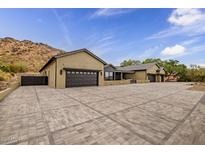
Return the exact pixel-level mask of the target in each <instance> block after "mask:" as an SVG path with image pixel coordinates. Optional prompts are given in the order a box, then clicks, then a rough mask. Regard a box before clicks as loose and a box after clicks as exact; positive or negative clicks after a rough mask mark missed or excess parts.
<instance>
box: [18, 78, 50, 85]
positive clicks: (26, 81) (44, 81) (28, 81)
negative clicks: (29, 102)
mask: <svg viewBox="0 0 205 154" xmlns="http://www.w3.org/2000/svg"><path fill="white" fill-rule="evenodd" d="M33 85H48V77H47V76H21V86H33Z"/></svg>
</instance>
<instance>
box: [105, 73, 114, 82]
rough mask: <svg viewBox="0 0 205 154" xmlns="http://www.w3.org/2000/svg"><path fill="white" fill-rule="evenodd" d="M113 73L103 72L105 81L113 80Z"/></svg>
mask: <svg viewBox="0 0 205 154" xmlns="http://www.w3.org/2000/svg"><path fill="white" fill-rule="evenodd" d="M113 74H114V73H113V72H105V80H113Z"/></svg>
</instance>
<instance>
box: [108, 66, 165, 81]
mask: <svg viewBox="0 0 205 154" xmlns="http://www.w3.org/2000/svg"><path fill="white" fill-rule="evenodd" d="M104 71H105V80H111V79H113V80H123V79H132V80H134V81H136V82H138V81H150V82H164V79H165V71H164V69H163V68H162V67H160V66H159V65H158V64H156V63H148V64H138V65H130V66H125V67H116V66H112V65H106V66H105V69H104Z"/></svg>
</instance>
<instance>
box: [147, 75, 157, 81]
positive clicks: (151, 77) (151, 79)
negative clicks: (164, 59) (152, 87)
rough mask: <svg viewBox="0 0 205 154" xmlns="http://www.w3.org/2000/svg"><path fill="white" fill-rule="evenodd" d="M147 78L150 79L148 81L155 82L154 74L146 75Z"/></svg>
mask: <svg viewBox="0 0 205 154" xmlns="http://www.w3.org/2000/svg"><path fill="white" fill-rule="evenodd" d="M148 80H150V82H155V81H156V80H155V75H152V74H149V75H148Z"/></svg>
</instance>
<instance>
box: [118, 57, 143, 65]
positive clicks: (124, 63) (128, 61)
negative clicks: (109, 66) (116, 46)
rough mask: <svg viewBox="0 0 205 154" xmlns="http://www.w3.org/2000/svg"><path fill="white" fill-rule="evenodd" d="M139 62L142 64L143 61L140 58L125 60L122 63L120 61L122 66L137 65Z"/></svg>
mask: <svg viewBox="0 0 205 154" xmlns="http://www.w3.org/2000/svg"><path fill="white" fill-rule="evenodd" d="M137 64H141V61H139V60H132V59H129V60H124V61H123V62H122V63H120V66H129V65H137Z"/></svg>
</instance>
